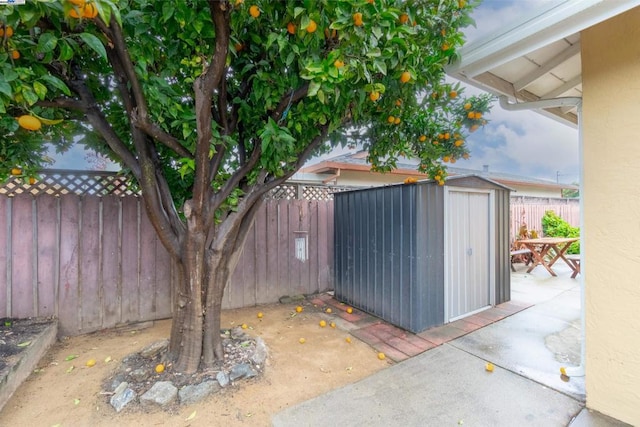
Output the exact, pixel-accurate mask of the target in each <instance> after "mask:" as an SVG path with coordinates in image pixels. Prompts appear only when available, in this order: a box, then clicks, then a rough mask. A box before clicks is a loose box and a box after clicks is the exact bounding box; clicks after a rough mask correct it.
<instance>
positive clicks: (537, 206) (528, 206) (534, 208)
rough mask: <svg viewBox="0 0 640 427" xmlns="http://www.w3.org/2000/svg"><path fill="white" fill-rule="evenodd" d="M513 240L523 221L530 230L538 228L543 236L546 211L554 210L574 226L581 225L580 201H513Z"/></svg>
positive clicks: (511, 230)
mask: <svg viewBox="0 0 640 427" xmlns="http://www.w3.org/2000/svg"><path fill="white" fill-rule="evenodd" d="M510 207H511V226H510V232H511V240H514V239H515V237H516V236H517V235H518V230H519V228H520V226H521V225H522V223H523V222H524V223H525V224H526V225H527V229H528V230H536V231H537V232H538V235H540V236H542V235H543V234H542V217H543V216H544V213H545V212H546V211H554V212H555V213H556V214H557V215H558V216H559V217H560V218H562V219H564V220H565V221H567V222H568V223H569V224H570V225H572V226H574V227H579V226H580V206H579V204H578V203H558V202H556V203H554V202H553V201H549V202H548V203H514V202H513V200H512V201H511V205H510Z"/></svg>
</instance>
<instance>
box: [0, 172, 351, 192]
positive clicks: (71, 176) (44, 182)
mask: <svg viewBox="0 0 640 427" xmlns="http://www.w3.org/2000/svg"><path fill="white" fill-rule="evenodd" d="M352 189H353V187H340V186H327V185H308V184H299V183H291V184H289V183H288V184H284V185H280V186H278V187H276V188H275V189H273V190H272V191H271V192H269V193H268V194H267V195H266V196H265V199H275V200H333V194H334V193H338V192H342V191H347V190H352ZM16 194H31V195H32V196H38V195H42V194H48V195H51V196H61V195H64V194H76V195H79V196H84V195H91V196H99V197H102V196H106V195H115V196H120V197H124V196H139V195H140V194H139V193H138V192H136V191H133V190H131V189H129V188H128V186H127V178H126V177H124V176H122V175H120V174H118V173H116V172H97V171H73V170H61V169H48V170H44V171H41V172H40V173H39V175H38V178H36V179H29V178H26V177H24V178H23V177H11V178H9V180H7V181H6V182H5V183H4V184H0V195H4V196H9V197H12V196H15V195H16Z"/></svg>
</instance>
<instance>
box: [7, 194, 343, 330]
mask: <svg viewBox="0 0 640 427" xmlns="http://www.w3.org/2000/svg"><path fill="white" fill-rule="evenodd" d="M332 203H333V202H332V201H308V200H267V201H265V203H264V205H263V206H262V208H261V209H260V210H259V211H258V213H257V216H256V220H255V224H254V227H253V229H252V230H251V231H250V233H249V236H248V238H247V241H246V245H245V248H244V250H243V253H242V255H241V257H240V261H239V263H238V268H237V269H236V272H235V273H234V275H233V276H232V280H231V284H230V286H229V288H228V289H227V291H226V293H225V297H224V301H223V307H224V308H236V307H245V306H251V305H256V304H263V303H269V302H275V301H277V300H278V298H279V297H281V296H282V295H291V294H299V293H314V292H319V291H324V290H327V289H330V288H331V285H332V280H331V275H330V271H331V267H330V264H329V260H330V259H331V258H330V257H329V256H328V255H327V254H329V253H331V252H332V250H333V243H332V242H333V235H332V234H331V233H333V228H332V224H330V223H331V222H332V221H333V215H332V207H331V205H332ZM300 236H306V237H307V240H306V242H307V243H308V247H307V248H306V250H307V252H305V253H304V256H301V254H297V255H298V257H296V253H295V239H296V238H297V237H300ZM0 242H3V244H2V246H0V278H2V280H0V296H1V298H2V304H0V318H1V317H16V318H17V317H32V316H56V317H58V319H59V330H60V334H61V335H77V334H81V333H87V332H91V331H95V330H99V329H104V328H109V327H113V326H117V325H120V324H126V323H131V322H140V321H147V320H154V319H161V318H167V317H170V316H171V310H172V307H173V304H172V297H173V293H172V283H175V278H176V270H177V267H176V266H174V265H173V264H172V262H171V259H170V257H169V255H168V253H167V251H166V250H165V249H164V247H163V246H162V244H161V243H160V241H159V239H158V238H157V237H156V234H155V231H154V230H153V227H152V226H151V224H150V222H149V221H148V219H147V217H146V215H145V213H144V207H143V206H142V200H141V199H140V198H138V197H135V196H126V197H118V196H112V195H105V196H103V197H96V196H91V195H90V196H78V195H76V194H64V195H62V196H53V195H47V194H44V195H43V194H41V195H38V196H33V195H32V194H29V193H19V194H15V195H14V196H13V197H4V196H2V197H0Z"/></svg>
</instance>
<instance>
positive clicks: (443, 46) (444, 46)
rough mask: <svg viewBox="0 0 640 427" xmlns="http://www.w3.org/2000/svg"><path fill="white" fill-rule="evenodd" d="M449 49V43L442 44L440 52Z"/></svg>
mask: <svg viewBox="0 0 640 427" xmlns="http://www.w3.org/2000/svg"><path fill="white" fill-rule="evenodd" d="M449 49H451V46H449V43H443V44H442V50H449Z"/></svg>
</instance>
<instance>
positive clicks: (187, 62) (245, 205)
mask: <svg viewBox="0 0 640 427" xmlns="http://www.w3.org/2000/svg"><path fill="white" fill-rule="evenodd" d="M470 10H471V6H469V4H468V3H467V2H466V1H464V0H455V1H452V0H407V1H405V0H350V1H347V0H344V1H335V0H324V1H312V0H305V1H270V0H269V1H268V0H245V1H243V0H233V1H232V2H229V1H213V0H210V1H205V0H182V1H156V0H92V1H89V0H86V1H85V0H63V1H51V0H39V1H35V0H28V1H27V3H26V4H25V5H20V6H0V26H1V27H0V28H2V38H1V39H0V100H1V101H2V102H0V113H2V118H1V119H0V133H1V134H2V141H1V144H2V146H1V152H0V178H3V177H6V176H7V175H8V174H10V173H11V170H13V172H14V174H18V175H23V176H25V177H29V176H32V175H33V174H35V173H37V172H36V171H37V170H38V168H41V167H42V166H43V165H44V164H45V163H46V162H47V157H46V153H47V151H46V150H47V148H46V145H47V144H52V145H54V146H56V147H58V149H61V150H62V149H65V148H67V147H69V146H70V145H71V144H74V143H78V142H82V143H85V144H88V145H90V146H92V147H94V148H95V149H97V150H99V152H101V153H103V154H106V155H109V156H111V157H112V158H113V159H115V160H116V161H118V162H120V164H121V165H122V167H123V169H124V170H125V171H127V172H128V173H129V174H130V176H131V179H132V183H133V184H134V185H136V186H137V188H138V189H139V190H140V191H141V193H142V195H143V198H144V202H145V209H146V213H147V215H148V217H149V219H150V221H151V223H152V224H153V226H154V228H155V230H156V232H157V234H158V237H159V238H160V240H161V241H162V243H163V245H164V246H165V247H166V249H167V251H168V252H169V254H170V255H171V257H172V258H173V259H174V260H175V262H176V264H177V265H178V266H179V269H180V272H181V274H180V277H181V278H182V280H180V281H179V283H178V285H177V286H178V288H177V289H176V290H175V295H176V296H177V298H176V303H175V307H174V321H173V326H172V331H171V340H170V355H171V357H172V358H173V361H174V369H177V370H178V371H183V372H193V371H195V370H197V369H198V368H200V367H208V366H211V365H212V364H214V363H215V362H216V360H217V359H219V358H221V357H223V349H222V346H221V340H220V334H219V327H220V307H221V301H222V296H223V292H224V289H225V287H226V286H227V284H228V282H229V278H230V275H231V273H232V272H233V270H234V268H235V266H236V264H237V261H238V257H239V254H240V252H241V250H242V246H243V243H244V241H245V238H246V236H247V232H248V230H249V228H250V226H251V224H252V221H253V219H254V215H255V213H256V210H257V209H258V207H259V205H260V202H261V200H262V199H263V197H264V195H265V193H267V192H268V191H270V190H271V189H273V188H274V187H276V186H277V185H279V184H281V183H283V182H284V181H285V180H286V179H287V178H289V177H290V176H291V175H292V174H293V173H294V172H295V171H296V170H297V169H298V168H299V167H300V166H301V165H302V164H303V163H304V162H305V161H306V160H307V159H309V157H310V156H312V155H315V154H318V153H322V152H326V151H328V150H330V149H331V148H332V147H335V146H336V145H340V144H343V145H344V144H350V143H353V142H359V143H362V144H363V145H364V146H365V147H366V148H367V149H368V151H369V161H370V163H371V164H372V165H373V167H374V168H375V169H378V170H381V171H385V170H389V169H391V168H393V167H394V165H395V162H396V160H397V158H398V156H399V155H407V156H413V157H416V158H418V159H420V164H419V169H420V170H421V171H423V172H425V173H427V174H429V175H430V176H431V177H432V178H434V179H435V180H437V181H439V182H444V179H445V175H446V169H445V167H444V166H445V165H443V161H444V162H446V161H455V159H457V158H460V157H463V156H466V155H467V150H466V147H465V136H466V135H467V134H468V132H470V131H473V130H474V129H475V128H477V126H478V125H482V124H483V123H484V119H483V118H482V115H483V113H485V112H486V111H487V109H488V105H489V99H488V98H486V97H471V98H464V97H463V96H462V94H461V90H460V89H459V88H458V87H455V86H453V85H451V84H448V83H447V82H446V80H445V78H444V77H445V75H444V71H443V67H444V66H445V65H446V64H447V63H448V62H449V61H451V59H452V58H453V57H454V56H455V51H456V49H457V48H458V47H459V46H460V45H461V44H462V41H463V37H462V34H461V33H460V31H459V29H460V28H461V27H462V26H465V25H467V24H468V23H470V18H469V13H470ZM9 33H10V34H9ZM12 52H19V55H18V54H14V53H12ZM24 116H28V117H27V118H25V117H24Z"/></svg>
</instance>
